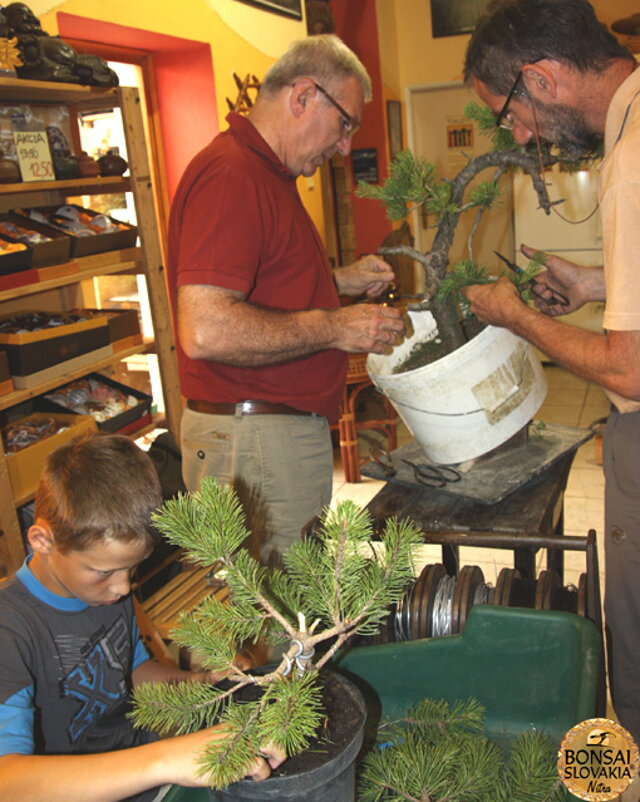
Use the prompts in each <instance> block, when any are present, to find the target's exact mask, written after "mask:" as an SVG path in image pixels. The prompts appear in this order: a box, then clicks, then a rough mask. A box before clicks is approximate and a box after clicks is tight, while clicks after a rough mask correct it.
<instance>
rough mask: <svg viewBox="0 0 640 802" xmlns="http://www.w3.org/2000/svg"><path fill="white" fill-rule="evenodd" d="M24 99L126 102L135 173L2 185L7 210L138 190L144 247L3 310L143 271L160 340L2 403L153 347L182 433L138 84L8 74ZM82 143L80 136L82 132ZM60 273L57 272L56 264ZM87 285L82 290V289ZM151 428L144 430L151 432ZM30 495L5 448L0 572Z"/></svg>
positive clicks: (168, 412)
mask: <svg viewBox="0 0 640 802" xmlns="http://www.w3.org/2000/svg"><path fill="white" fill-rule="evenodd" d="M16 103H22V104H28V105H35V104H38V103H41V104H46V105H49V106H51V105H56V104H64V105H66V106H68V107H69V114H70V117H71V119H72V122H73V121H74V120H76V119H77V114H78V113H79V112H81V111H83V112H86V111H99V110H108V109H112V108H116V107H119V108H120V111H121V114H122V121H123V126H124V134H125V140H126V144H127V156H128V162H129V173H130V175H129V176H127V177H119V176H118V177H107V178H102V177H96V178H78V179H73V180H65V181H46V182H45V181H40V182H28V183H19V184H18V183H15V184H0V211H7V210H9V209H12V208H15V207H17V206H21V205H27V204H28V205H30V206H42V205H52V204H63V203H65V202H66V198H68V197H74V196H77V195H92V194H108V193H115V192H126V191H131V192H132V193H133V197H134V203H135V207H136V216H137V225H138V233H139V236H140V246H139V247H135V248H127V249H125V250H120V251H110V252H106V253H100V254H96V255H93V256H87V257H83V258H79V259H76V260H73V263H67V266H68V267H69V269H70V270H73V271H74V272H68V273H66V272H65V270H64V269H61V271H60V275H53V276H52V277H51V278H48V279H45V280H43V281H40V282H38V283H34V284H28V285H25V286H21V287H15V288H12V289H10V290H3V291H0V314H2V310H3V304H4V305H5V306H6V304H7V302H12V301H13V302H15V301H16V300H17V299H21V298H23V297H26V296H35V297H34V304H35V303H36V302H37V296H38V294H41V293H45V292H51V291H53V290H58V289H63V288H70V289H72V288H75V285H77V286H78V287H80V286H81V284H82V282H83V281H86V280H89V279H93V278H94V277H96V276H104V275H111V274H116V273H141V274H143V275H144V276H145V278H146V284H147V291H148V295H149V304H150V308H151V317H152V323H153V330H154V337H155V339H154V342H153V344H148V343H147V344H143V345H140V346H136V347H133V348H130V349H127V350H125V351H121V352H119V353H117V354H114V355H113V356H112V357H110V358H109V359H103V360H100V361H96V362H95V363H92V364H91V365H90V366H88V367H86V368H83V369H82V370H77V371H72V372H70V373H69V374H68V375H65V376H61V377H60V378H59V379H57V380H55V381H48V382H46V383H43V384H42V385H39V386H38V387H35V388H32V389H29V390H16V391H14V392H13V393H10V394H7V395H5V396H0V409H7V408H9V407H10V406H13V405H15V404H19V403H21V402H22V401H25V400H27V399H28V398H30V397H33V396H35V395H39V394H41V393H43V392H46V391H47V390H50V389H52V388H53V387H55V386H58V385H61V384H64V383H65V382H67V381H72V380H73V379H76V378H79V377H80V376H82V375H85V374H86V373H90V372H91V371H99V370H101V369H104V368H106V367H108V366H109V365H112V364H115V363H117V362H119V361H121V360H122V359H124V358H126V357H128V356H131V355H133V354H138V353H143V352H147V351H151V350H153V351H154V353H156V354H157V356H158V364H159V367H160V377H161V381H162V388H163V394H164V402H165V425H166V427H167V428H168V429H169V430H170V431H171V432H172V433H173V434H174V436H176V437H177V436H178V430H179V426H180V418H181V415H182V398H181V396H180V387H179V383H178V369H177V360H176V354H175V345H174V342H173V327H172V322H171V307H170V303H169V298H168V293H167V287H166V282H165V275H164V260H163V252H162V243H161V240H160V235H159V233H158V223H157V218H156V212H155V205H154V198H153V191H152V185H151V171H150V168H149V160H148V155H147V145H146V141H145V138H144V127H143V121H142V115H141V110H140V98H139V95H138V90H137V89H134V88H129V87H122V88H112V89H99V88H97V87H85V86H76V85H75V84H59V83H49V82H46V81H25V80H20V79H14V78H0V104H2V105H13V104H16ZM74 141H75V144H76V146H77V144H78V142H79V135H78V136H77V137H75V139H74ZM53 272H54V273H55V271H53ZM80 291H81V290H80ZM146 430H148V427H147V429H144V430H141V431H140V432H137V433H136V436H138V435H140V434H142V433H144V431H146ZM19 503H23V500H22V499H17V500H16V499H14V498H13V493H12V488H11V483H10V481H9V474H8V470H7V464H6V458H5V455H4V449H0V529H1V530H2V534H1V536H0V576H2V575H3V574H7V573H11V572H13V571H15V570H16V569H17V568H18V567H19V566H20V564H21V563H22V560H23V559H24V547H23V542H22V535H21V532H20V526H19V523H18V517H17V514H16V506H17V505H19Z"/></svg>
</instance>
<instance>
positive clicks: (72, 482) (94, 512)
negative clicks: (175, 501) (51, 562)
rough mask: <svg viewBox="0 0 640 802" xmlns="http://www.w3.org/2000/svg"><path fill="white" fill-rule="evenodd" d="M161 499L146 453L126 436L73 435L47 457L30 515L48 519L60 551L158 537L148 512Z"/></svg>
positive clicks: (155, 475)
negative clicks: (33, 510) (70, 439)
mask: <svg viewBox="0 0 640 802" xmlns="http://www.w3.org/2000/svg"><path fill="white" fill-rule="evenodd" d="M161 503H162V493H161V491H160V482H159V480H158V475H157V473H156V470H155V468H154V466H153V463H152V461H151V460H150V459H149V457H148V455H147V454H145V452H144V451H142V450H141V449H140V448H138V446H136V445H135V443H133V442H132V441H131V440H130V439H129V438H128V437H125V436H123V435H117V434H93V435H89V436H87V437H81V438H77V439H76V440H72V441H71V442H69V443H67V444H66V445H63V446H61V447H60V448H58V449H56V450H55V451H53V452H52V453H51V454H50V455H49V456H48V458H47V460H46V462H45V464H44V467H43V469H42V473H41V474H40V483H39V485H38V491H37V493H36V502H35V518H36V520H38V519H41V520H44V521H46V522H47V524H48V525H49V527H50V529H51V531H52V532H53V536H54V538H55V543H56V546H57V547H58V548H59V549H60V550H61V551H63V552H66V551H82V550H84V549H87V548H89V547H91V546H92V545H94V544H95V543H97V542H100V541H102V540H105V539H109V538H112V539H114V540H120V541H125V542H127V541H133V540H137V539H141V540H143V541H146V542H147V544H148V545H149V547H151V546H153V545H155V543H156V542H157V541H158V540H159V534H158V532H157V530H156V529H154V528H153V527H152V526H151V523H150V516H151V513H152V512H153V511H154V510H156V509H157V508H158V507H159V506H160V504H161Z"/></svg>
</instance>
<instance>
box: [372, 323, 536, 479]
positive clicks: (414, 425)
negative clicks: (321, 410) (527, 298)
mask: <svg viewBox="0 0 640 802" xmlns="http://www.w3.org/2000/svg"><path fill="white" fill-rule="evenodd" d="M409 314H410V316H411V321H412V323H413V327H414V333H413V335H412V336H411V337H410V338H407V339H406V340H405V341H404V342H403V343H401V344H400V345H399V346H397V347H396V348H394V349H393V352H392V353H391V354H389V355H386V354H384V355H378V354H369V356H368V358H367V370H368V371H369V375H370V376H371V379H372V381H373V383H374V384H375V385H376V387H377V388H378V389H379V390H380V391H381V392H382V393H384V394H385V395H386V396H387V398H389V400H390V401H391V403H392V404H393V405H394V407H395V408H396V410H397V411H398V414H399V415H400V417H401V418H402V420H403V421H404V422H405V424H406V425H407V427H408V428H409V430H410V431H411V433H412V434H413V436H414V437H415V439H416V440H417V442H418V443H419V445H420V446H421V448H422V450H423V451H424V453H425V455H426V456H427V457H428V458H429V459H430V460H431V461H432V462H436V463H439V464H443V465H450V464H457V463H460V462H464V461H465V460H469V459H473V458H474V457H479V456H481V455H482V454H486V453H487V452H488V451H491V450H492V449H494V448H497V447H498V446H499V445H502V443H504V442H505V441H507V440H508V439H509V438H510V437H512V436H513V435H514V434H516V433H517V432H518V431H519V430H520V429H521V428H522V427H523V426H525V425H526V424H527V423H528V422H529V420H531V418H532V417H533V416H534V415H535V413H536V412H537V411H538V409H540V406H541V405H542V402H543V401H544V399H545V396H546V393H547V382H546V379H545V376H544V373H543V370H542V366H541V365H540V362H539V360H538V359H537V357H536V356H535V354H534V353H533V352H532V349H531V348H530V347H529V345H528V344H527V343H526V342H525V341H524V340H523V339H521V338H520V337H516V336H515V335H514V334H511V332H509V331H507V329H502V328H496V327H495V326H487V327H486V328H485V329H484V330H483V331H482V332H481V333H480V334H478V335H477V336H476V337H474V338H473V339H472V340H470V341H469V342H467V343H465V345H463V346H462V347H461V348H458V350H456V351H454V352H453V353H451V354H447V356H445V357H443V358H442V359H439V360H437V361H436V362H433V363H431V364H428V365H424V366H423V367H420V368H416V369H414V370H410V371H406V372H404V373H397V374H394V373H393V370H394V368H395V367H396V366H397V365H399V364H401V363H402V362H403V361H404V360H405V359H406V358H407V356H408V355H409V353H410V352H411V350H412V348H413V347H414V345H415V344H416V343H417V342H420V341H423V340H429V339H433V338H434V337H435V336H437V329H436V326H435V321H434V319H433V316H432V315H431V313H430V312H410V313H409Z"/></svg>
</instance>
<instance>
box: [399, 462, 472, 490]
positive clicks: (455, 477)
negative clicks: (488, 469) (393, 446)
mask: <svg viewBox="0 0 640 802" xmlns="http://www.w3.org/2000/svg"><path fill="white" fill-rule="evenodd" d="M402 461H403V462H404V463H405V464H406V465H409V466H410V467H412V468H413V473H414V475H415V478H416V482H420V484H421V485H426V486H427V487H444V486H445V485H446V484H448V483H449V482H459V481H460V479H462V474H461V473H460V472H459V471H457V470H456V469H455V468H448V467H447V466H446V465H427V464H426V463H415V462H410V461H409V460H408V459H403V460H402Z"/></svg>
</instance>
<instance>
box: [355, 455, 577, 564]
mask: <svg viewBox="0 0 640 802" xmlns="http://www.w3.org/2000/svg"><path fill="white" fill-rule="evenodd" d="M574 456H575V451H571V452H569V453H567V454H566V455H564V456H563V457H561V458H560V459H558V460H556V461H555V462H553V463H552V464H551V465H549V466H548V467H547V468H546V469H545V470H544V471H543V472H542V473H541V474H539V475H538V476H537V477H535V479H533V480H532V481H530V482H527V483H526V484H524V485H522V486H521V487H520V488H519V489H518V490H516V491H514V492H513V493H511V494H510V495H508V496H507V497H506V498H504V499H502V500H501V501H499V502H498V503H496V504H483V503H481V502H478V501H476V500H474V499H470V498H465V497H463V496H453V495H451V494H450V493H443V492H441V491H439V490H436V489H433V488H430V487H424V486H423V485H420V484H417V483H416V484H415V485H412V486H410V485H407V484H400V483H394V482H387V484H386V485H385V486H384V487H383V488H382V490H380V491H379V492H378V493H377V494H376V495H375V496H374V497H373V499H371V501H370V502H369V504H368V505H367V509H368V511H369V512H370V513H371V515H372V516H373V518H374V519H375V520H376V521H378V522H380V523H381V524H382V523H384V521H386V520H387V518H391V517H394V516H395V517H398V518H409V519H410V520H412V521H414V522H415V523H416V524H417V525H418V526H419V527H420V528H421V529H422V530H423V531H424V532H425V542H433V543H438V542H441V541H440V540H439V539H438V533H445V532H449V533H450V532H458V533H460V532H462V533H465V532H468V533H474V534H476V533H477V534H482V535H483V536H484V537H486V539H487V542H486V545H487V547H498V548H500V547H501V546H499V545H498V544H497V543H494V542H492V535H493V534H496V535H498V534H505V533H508V534H511V535H515V536H516V537H517V538H518V539H519V538H520V537H521V538H522V546H518V547H517V548H515V549H514V568H516V569H518V570H519V571H520V575H521V576H522V577H531V578H533V577H534V576H535V557H536V552H537V550H538V547H537V546H534V545H533V543H532V538H533V539H535V536H536V535H543V536H558V537H561V536H562V535H563V533H564V529H563V524H564V519H563V500H564V490H565V488H566V485H567V479H568V476H569V470H570V468H571V464H572V462H573V458H574ZM527 540H529V542H527ZM502 547H504V546H502ZM442 549H443V563H444V565H445V568H446V569H447V572H448V573H452V574H453V573H457V568H458V564H457V563H458V546H457V545H455V544H448V545H447V544H443V547H442ZM547 559H548V565H547V567H548V568H549V569H555V570H556V571H557V572H558V574H559V576H560V578H562V577H563V573H564V560H563V553H562V548H561V547H560V548H558V549H548V550H547Z"/></svg>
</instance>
